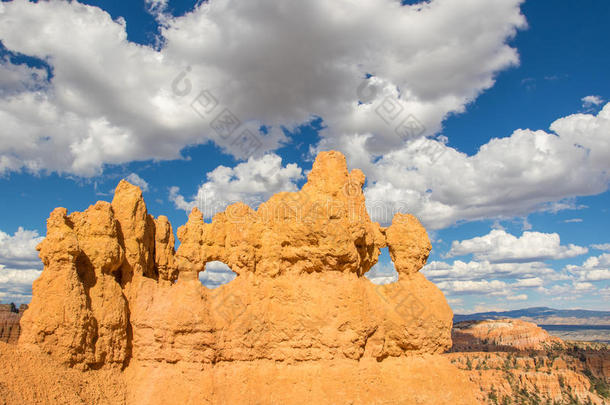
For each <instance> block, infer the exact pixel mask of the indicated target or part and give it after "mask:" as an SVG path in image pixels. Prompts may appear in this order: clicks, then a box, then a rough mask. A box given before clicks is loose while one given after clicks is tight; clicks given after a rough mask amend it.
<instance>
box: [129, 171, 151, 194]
mask: <svg viewBox="0 0 610 405" xmlns="http://www.w3.org/2000/svg"><path fill="white" fill-rule="evenodd" d="M125 180H127V181H128V182H130V183H131V184H133V185H134V186H138V187H140V189H142V191H143V192H146V191H148V182H147V181H146V180H144V179H143V178H141V177H140V176H138V175H137V174H136V173H131V174H130V175H129V176H127V177H125Z"/></svg>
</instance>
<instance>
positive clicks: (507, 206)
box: [347, 103, 610, 229]
mask: <svg viewBox="0 0 610 405" xmlns="http://www.w3.org/2000/svg"><path fill="white" fill-rule="evenodd" d="M609 134H610V103H608V104H606V105H605V107H604V108H603V109H602V110H601V111H600V112H599V113H598V114H597V115H593V114H574V115H570V116H567V117H564V118H561V119H558V120H556V121H555V122H553V123H552V124H551V126H550V131H549V132H546V131H532V130H527V129H519V130H516V131H515V132H513V134H512V135H510V136H508V137H504V138H493V139H491V140H490V141H489V142H488V143H486V144H485V145H482V146H481V147H480V148H479V151H478V152H477V153H476V154H474V155H472V156H468V155H466V154H465V153H462V152H460V151H458V150H456V149H454V148H452V147H450V146H448V145H446V144H445V143H444V142H442V141H441V140H436V139H427V138H421V139H417V140H413V141H410V142H407V143H406V144H405V145H404V146H403V147H402V148H398V149H397V150H395V151H393V152H390V153H387V154H385V155H383V157H382V158H381V159H379V160H377V161H375V162H373V161H372V160H371V155H370V153H368V151H367V150H366V149H363V148H362V147H361V145H362V143H358V142H353V143H352V144H351V147H349V148H347V149H348V151H349V153H351V154H352V155H353V156H354V157H355V159H356V160H360V161H361V163H362V167H366V168H367V170H366V172H367V174H368V176H369V183H368V186H367V189H366V196H367V200H368V201H369V202H370V204H371V208H369V211H371V213H372V214H373V216H374V218H375V219H377V220H379V221H380V222H384V223H387V222H388V221H390V220H391V218H392V215H391V214H392V213H393V212H394V211H398V210H401V211H406V212H411V213H414V214H415V215H417V216H418V217H419V218H420V219H421V220H422V222H423V223H424V225H426V226H427V227H430V228H432V229H439V228H444V227H447V226H449V225H451V224H453V223H455V222H458V221H462V220H469V221H473V220H479V219H486V218H504V219H508V218H512V217H516V216H527V215H528V214H529V213H531V212H536V211H557V210H560V209H564V208H570V207H572V208H575V205H574V203H573V201H571V200H570V199H571V198H573V197H576V196H586V195H595V194H599V193H602V192H604V191H606V190H607V189H608V184H610V137H609V136H608V135H609ZM379 205H381V206H383V207H385V210H380V213H378V212H376V211H375V210H374V209H373V208H372V207H373V206H379ZM388 212H389V213H390V215H388V214H386V213H388Z"/></svg>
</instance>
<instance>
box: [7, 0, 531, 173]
mask: <svg viewBox="0 0 610 405" xmlns="http://www.w3.org/2000/svg"><path fill="white" fill-rule="evenodd" d="M521 1H522V0H468V1H461V2H456V1H450V0H434V1H430V2H422V3H420V4H416V5H401V4H400V2H398V1H396V0H361V1H358V2H353V1H348V0H338V1H332V2H328V1H325V0H311V1H299V0H286V1H282V2H277V1H273V0H250V1H238V0H210V1H208V2H202V3H200V5H199V6H197V7H196V8H195V9H194V10H193V11H192V12H190V13H187V14H186V15H184V16H181V17H173V16H171V15H165V14H163V10H164V5H165V2H163V1H153V2H149V6H150V7H151V10H152V11H154V12H155V13H157V15H158V19H159V21H160V22H161V23H162V28H161V32H160V37H159V41H158V42H159V44H161V45H160V46H159V49H155V48H154V47H150V46H143V45H139V44H136V43H133V42H130V41H129V40H128V39H127V34H126V30H125V28H126V22H125V21H124V20H123V19H118V20H113V19H112V18H111V17H110V15H109V14H108V13H106V12H105V11H103V10H101V9H99V8H97V7H93V6H87V5H83V4H79V3H77V2H67V1H61V0H54V1H49V2H38V3H30V2H28V1H26V0H14V1H12V2H8V3H7V2H3V3H1V4H0V40H1V41H2V43H3V44H4V46H6V48H7V49H8V50H10V51H12V52H16V53H21V54H25V55H29V56H32V57H35V58H39V59H41V60H43V61H45V62H46V63H47V64H48V65H49V66H50V72H52V75H51V76H52V77H46V71H45V70H44V69H43V70H41V69H39V68H36V69H34V68H29V67H27V66H25V65H19V66H15V65H13V64H12V63H11V62H10V61H9V60H7V59H5V60H2V61H1V62H0V69H2V70H3V71H7V72H10V75H3V76H4V78H3V82H2V88H3V90H2V92H0V120H1V121H2V122H3V125H2V127H1V128H0V172H2V171H4V172H6V171H14V170H21V169H24V168H25V169H28V170H30V171H57V172H63V173H73V174H77V175H81V176H91V175H95V174H98V173H99V172H100V171H101V170H102V169H103V166H104V165H105V164H119V163H125V162H130V161H134V160H143V159H175V158H179V157H180V151H181V150H182V149H183V148H184V147H185V146H188V145H193V144H200V143H204V142H208V141H212V142H215V143H217V144H218V145H220V146H221V147H223V148H224V149H225V151H226V152H228V153H231V154H233V155H235V156H236V157H238V158H244V159H245V158H247V157H249V156H251V155H255V156H257V155H262V154H263V153H264V152H268V151H271V150H274V149H276V148H277V147H278V146H279V145H281V144H282V142H285V141H287V139H286V137H285V135H284V133H283V131H282V127H284V128H294V127H295V126H297V125H300V124H303V123H307V122H308V121H310V120H311V119H313V118H314V117H322V118H323V119H324V121H325V123H326V130H325V131H323V136H324V137H326V138H328V139H334V138H338V137H341V136H345V135H353V134H369V135H370V136H369V137H367V139H366V142H365V143H366V147H367V149H368V150H369V151H370V152H371V153H385V152H388V151H390V150H393V149H395V148H396V147H398V146H400V145H402V143H403V142H404V140H405V137H407V138H408V137H409V136H411V135H414V133H413V131H409V128H410V127H409V126H408V125H406V126H405V125H402V123H401V122H402V120H405V119H407V118H406V117H408V116H412V117H416V121H415V122H416V123H417V124H418V127H417V129H418V130H417V131H416V132H417V133H416V134H415V135H420V134H433V133H434V132H436V131H437V130H438V129H439V128H440V126H441V122H442V120H443V119H444V117H445V116H446V115H447V114H449V113H451V112H460V111H463V110H464V106H465V105H466V104H467V103H468V102H470V101H472V100H473V99H474V98H475V97H476V96H477V95H478V94H479V93H480V92H481V91H483V90H485V89H487V88H489V87H490V86H492V85H493V83H494V75H495V74H496V73H497V72H498V71H500V70H502V69H504V68H506V67H508V66H511V65H514V64H516V63H517V62H518V56H517V52H516V50H515V49H513V48H511V47H510V46H508V45H507V44H506V42H507V41H508V40H509V39H510V38H512V37H513V36H514V35H515V33H516V30H517V29H519V28H523V27H525V19H524V17H523V15H522V14H521V13H520V9H519V5H520V3H521ZM366 77H370V78H369V79H368V80H367V82H363V80H364V79H365V78H366ZM370 85H374V87H371V86H370ZM203 90H206V92H203V93H202V91H203ZM193 102H194V104H193ZM193 106H194V107H195V108H197V110H198V113H197V112H195V111H194V110H193V108H192V107H193ZM212 107H215V109H212ZM225 109H226V111H225ZM222 111H225V114H224V115H220V118H221V119H220V120H216V121H215V120H214V118H215V117H216V116H218V113H220V112H222ZM407 112H408V115H407ZM214 123H216V124H217V125H214ZM219 123H225V124H226V125H225V126H224V127H223V126H222V125H218V124H219ZM227 123H230V124H227ZM233 124H235V125H233ZM237 124H241V127H240V128H244V129H249V132H245V133H244V134H245V135H244V137H248V138H249V142H248V143H246V146H244V142H242V141H239V139H242V140H243V139H244V138H239V137H240V136H241V132H242V129H236V125H237ZM407 124H408V122H407ZM263 125H264V126H265V130H264V131H262V132H260V131H259V129H260V128H261V126H263ZM401 125H402V127H401ZM419 128H421V129H422V130H421V131H420V130H419ZM231 131H235V133H231V134H229V133H230V132H231ZM238 138H239V139H238ZM238 141H239V142H238Z"/></svg>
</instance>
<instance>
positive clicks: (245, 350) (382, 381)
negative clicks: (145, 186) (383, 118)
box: [19, 151, 472, 403]
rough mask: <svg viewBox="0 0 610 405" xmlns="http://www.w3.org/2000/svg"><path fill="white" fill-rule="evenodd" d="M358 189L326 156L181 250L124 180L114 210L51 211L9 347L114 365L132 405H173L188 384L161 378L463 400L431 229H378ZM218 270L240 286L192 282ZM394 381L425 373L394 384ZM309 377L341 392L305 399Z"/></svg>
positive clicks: (405, 218) (102, 205)
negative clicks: (36, 271) (290, 187)
mask: <svg viewBox="0 0 610 405" xmlns="http://www.w3.org/2000/svg"><path fill="white" fill-rule="evenodd" d="M364 181H365V177H364V175H363V173H362V172H361V171H360V170H357V169H355V170H352V171H351V172H349V171H348V169H347V164H346V161H345V158H344V157H343V155H341V154H340V153H338V152H332V151H331V152H323V153H321V154H320V155H319V156H318V157H317V159H316V161H315V163H314V165H313V168H312V171H311V172H310V174H309V176H308V181H307V183H306V184H305V185H304V186H303V188H302V190H300V191H298V192H293V193H279V194H276V195H274V196H273V197H271V198H270V199H269V201H267V202H265V203H263V204H261V205H260V206H259V207H258V208H257V209H256V210H254V209H252V208H250V207H248V206H247V205H245V204H242V203H237V204H233V205H231V206H229V207H227V209H226V210H225V211H224V212H222V213H219V214H217V215H215V216H214V218H213V220H212V222H211V223H206V222H204V221H203V216H202V214H201V212H200V211H199V210H198V209H197V208H195V209H193V211H192V213H191V214H190V216H189V219H188V222H187V223H186V224H185V225H184V226H181V227H180V228H179V229H178V232H177V234H178V238H179V239H180V247H179V248H178V250H177V251H176V252H174V237H173V231H172V227H171V225H170V224H169V222H168V220H167V218H165V217H163V216H161V217H159V218H156V219H155V218H153V217H152V216H151V215H149V214H148V213H147V210H146V205H145V203H144V200H143V199H142V194H141V191H140V189H139V188H138V187H135V186H133V185H131V184H129V183H127V182H126V181H122V182H121V183H120V184H119V185H118V187H117V189H116V193H115V196H114V199H113V201H112V203H111V204H110V203H106V202H98V203H97V204H95V205H93V206H91V207H89V208H88V209H87V210H85V211H84V212H75V213H72V214H70V215H68V213H67V212H66V210H65V209H63V208H57V209H56V210H54V211H53V212H52V213H51V216H50V217H49V220H48V221H47V237H46V238H45V240H44V241H43V242H42V243H41V244H40V245H39V246H38V250H39V251H40V257H41V259H42V260H43V263H44V266H45V268H44V271H43V272H42V275H41V277H40V278H39V279H38V280H36V282H35V283H34V286H33V299H32V302H31V305H30V309H29V310H28V311H26V312H25V315H24V317H23V319H22V321H21V324H22V328H23V332H22V335H21V338H20V342H19V343H20V345H21V347H24V348H30V349H39V350H41V351H42V352H43V353H45V354H48V355H49V356H51V357H52V358H53V359H54V361H57V362H59V363H61V364H64V365H66V366H71V367H75V368H80V369H83V370H87V369H94V370H97V369H105V370H106V369H116V370H117V371H116V372H120V373H122V375H124V376H125V378H127V383H126V387H127V390H128V391H129V392H131V394H128V395H127V398H130V396H129V395H132V398H133V401H136V400H137V398H142V396H146V392H150V391H152V392H154V393H155V395H154V396H153V397H151V398H161V397H167V398H172V396H173V395H177V392H178V388H176V387H183V384H174V385H172V384H167V379H166V378H165V377H167V378H169V377H171V376H176V378H177V375H178V374H182V375H184V376H188V378H186V377H185V378H186V379H187V381H191V382H192V383H193V385H192V386H190V388H188V387H183V388H184V389H186V390H187V392H186V393H185V394H184V395H183V396H181V398H183V399H184V401H185V402H186V403H201V402H203V399H202V398H203V397H205V398H207V399H205V400H206V401H208V402H207V403H225V402H215V401H228V400H231V401H232V402H235V401H237V402H238V403H280V402H281V403H302V402H303V400H304V398H309V399H310V400H318V401H323V400H324V399H325V398H327V397H329V398H330V397H333V398H335V400H334V401H332V403H341V401H340V399H339V398H341V397H338V396H337V395H338V394H337V392H345V395H348V396H349V395H350V394H349V392H351V393H352V396H351V398H352V399H351V401H352V402H350V403H370V402H368V398H381V399H383V398H384V396H385V397H388V398H390V397H391V398H393V400H392V403H413V402H409V401H407V400H405V401H404V402H401V400H400V398H399V397H400V395H403V397H404V398H407V397H408V398H410V399H411V400H414V398H420V399H421V398H424V402H421V403H471V402H469V401H471V399H472V397H471V396H469V394H468V390H469V389H471V388H472V387H471V386H469V385H468V383H467V380H466V379H465V377H461V375H460V374H459V371H457V369H455V368H454V367H453V366H451V365H450V364H449V363H448V361H447V360H446V359H443V358H441V357H438V356H434V355H436V354H439V353H442V352H444V351H446V350H447V349H449V347H450V346H451V326H452V312H451V309H450V308H449V306H448V304H447V302H446V300H445V298H444V296H443V294H442V292H441V291H440V290H439V289H438V288H436V287H435V286H434V285H433V284H432V283H431V282H429V281H428V280H426V278H425V277H424V276H423V275H422V274H420V273H419V270H420V269H421V268H422V266H423V265H424V264H425V262H426V260H427V257H428V253H429V252H430V249H431V245H430V241H429V240H428V236H427V234H426V231H425V229H424V228H423V227H422V226H421V224H420V223H419V222H418V221H417V219H415V217H413V216H411V215H403V214H397V215H396V216H395V217H394V219H393V221H392V224H391V226H389V227H387V228H384V227H381V226H380V225H379V224H378V223H374V222H372V221H371V220H370V218H369V216H368V214H367V212H366V209H365V205H364V202H365V201H364V194H363V192H362V186H363V184H364ZM386 246H387V247H388V248H389V251H390V255H391V257H392V260H393V261H394V264H395V267H396V269H397V271H398V273H399V279H398V281H397V282H396V283H392V284H389V285H382V286H377V285H374V284H372V283H371V282H370V281H369V280H368V279H367V278H365V277H364V274H365V273H366V272H367V271H368V270H370V268H371V267H372V266H373V265H374V264H375V263H376V262H377V259H378V256H379V249H380V248H383V247H386ZM217 260H218V261H222V262H224V263H226V264H227V265H229V266H230V268H231V269H232V270H233V271H235V272H236V273H237V274H238V277H237V278H236V279H235V280H233V281H232V282H231V283H229V284H227V285H224V286H221V287H219V288H217V289H215V290H209V289H207V288H205V287H204V286H202V285H201V283H200V282H199V281H198V274H199V273H200V272H202V271H205V265H206V263H208V262H210V261H217ZM413 356H425V357H418V358H421V359H423V360H415V359H414V357H413ZM121 370H122V371H121ZM401 370H403V371H401ZM402 372H406V373H415V372H417V373H421V375H420V376H417V377H413V376H410V377H409V378H406V379H404V378H402V379H401V378H396V376H400V375H401V373H402ZM202 373H203V374H202ZM431 373H432V374H431ZM265 375H269V376H272V377H273V378H284V379H285V381H284V382H282V383H274V384H270V385H269V388H268V389H269V390H270V391H267V392H264V390H265V389H264V388H261V387H258V388H256V389H255V388H252V389H251V390H250V391H248V390H247V389H246V390H241V389H240V387H239V386H234V385H233V382H232V380H233V378H234V377H236V376H239V378H241V379H242V380H247V381H245V384H246V387H248V386H250V385H249V384H258V383H263V381H264V380H265V378H263V376H265ZM202 376H207V377H209V378H212V380H211V381H210V380H205V381H204V380H202ZM319 378H331V379H332V380H333V381H334V382H333V383H330V385H328V387H327V389H331V390H335V391H336V392H335V391H333V392H335V393H334V394H332V395H331V394H329V393H328V392H326V393H324V389H322V388H320V390H317V389H313V388H312V384H318V383H319V382H316V381H317V380H318V379H319ZM439 378H440V379H442V380H443V381H437V382H436V383H434V384H432V383H431V382H432V381H434V379H437V380H438V379H439ZM223 379H226V381H225V380H223ZM250 379H251V380H250ZM248 381H250V382H248ZM255 381H257V382H255ZM355 381H357V384H356V385H357V387H354V386H353V385H350V384H353V383H354V382H355ZM405 381H410V382H413V384H414V385H413V386H412V387H410V388H409V387H405V386H404V382H405ZM425 381H428V382H425ZM456 381H457V382H458V384H456ZM215 383H217V384H218V386H219V387H221V388H220V389H222V390H233V391H231V392H224V393H222V394H221V393H219V392H218V388H216V389H215V388H214V386H213V385H214V384H215ZM443 383H444V384H447V387H445V388H444V389H443V392H436V391H435V390H436V389H437V388H438V384H443ZM342 384H343V385H342ZM195 385H196V386H195ZM320 387H321V386H320ZM418 387H419V388H421V391H418ZM465 387H466V388H465ZM183 388H180V389H183ZM164 390H165V391H164ZM144 391H146V392H144ZM160 391H163V393H162V394H161V393H160ZM314 392H315V393H314ZM408 392H410V393H411V394H407V393H408ZM246 393H247V394H246ZM296 393H298V395H296ZM263 394H264V395H263ZM245 395H251V396H256V397H257V398H256V400H255V398H254V397H251V398H250V397H245ZM174 398H175V397H174ZM211 398H212V399H211ZM213 398H217V399H216V400H213ZM248 398H250V399H248ZM273 398H281V401H280V402H277V401H276V400H274V399H273ZM343 398H347V397H343ZM425 398H428V399H430V401H432V400H433V399H434V401H435V402H426V401H425ZM381 399H380V400H381ZM151 401H153V400H152V399H151ZM158 401H160V400H158ZM257 401H258V402H257ZM418 401H419V399H418ZM128 402H129V401H128ZM344 402H345V403H348V401H347V400H345V401H344ZM134 403H135V402H134ZM151 403H152V402H151ZM318 403H320V402H318Z"/></svg>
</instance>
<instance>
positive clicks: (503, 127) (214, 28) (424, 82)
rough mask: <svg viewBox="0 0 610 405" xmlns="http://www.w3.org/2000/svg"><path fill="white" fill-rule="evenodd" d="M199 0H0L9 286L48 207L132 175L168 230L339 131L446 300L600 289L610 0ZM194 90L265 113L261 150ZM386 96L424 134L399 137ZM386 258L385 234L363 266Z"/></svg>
mask: <svg viewBox="0 0 610 405" xmlns="http://www.w3.org/2000/svg"><path fill="white" fill-rule="evenodd" d="M195 3H197V2H193V1H180V2H178V1H169V2H167V1H163V0H150V1H147V2H137V3H136V2H119V1H88V2H81V3H80V4H79V3H77V2H73V3H65V2H60V1H54V2H49V3H46V2H41V3H40V4H36V3H29V2H27V1H14V2H4V1H3V2H2V3H1V5H2V8H0V42H1V43H2V48H1V51H0V56H1V59H0V120H1V121H0V122H3V125H1V126H0V190H2V193H1V194H0V208H1V209H2V212H3V213H4V215H3V216H2V217H0V232H2V233H0V266H2V267H1V268H0V301H11V300H12V301H16V302H27V301H28V300H29V294H31V291H30V285H31V281H32V280H33V279H34V278H35V277H36V276H37V274H39V271H40V264H39V261H38V259H37V258H36V255H35V251H33V246H35V244H36V243H37V242H38V241H39V240H40V237H41V236H42V235H44V233H45V220H46V218H47V216H48V214H49V212H50V211H51V210H52V209H53V208H55V207H56V206H63V207H66V208H67V209H68V210H69V211H75V210H83V209H86V208H87V207H88V206H89V205H90V204H92V203H94V202H95V201H97V200H100V199H102V200H110V199H111V198H112V190H113V188H114V187H115V186H116V184H117V183H118V181H119V180H120V179H122V178H127V177H129V178H130V179H131V180H132V181H133V182H137V183H140V184H141V185H142V186H143V188H144V196H145V199H146V202H147V205H148V208H149V211H150V213H151V214H153V215H155V216H158V215H167V216H168V217H169V218H170V221H171V223H172V225H173V226H174V230H175V229H176V228H177V227H178V226H180V225H181V224H183V223H184V222H185V221H186V215H187V211H188V210H189V209H190V208H191V207H192V206H193V204H195V203H196V202H197V199H196V195H197V194H198V193H199V195H200V196H201V195H204V194H205V195H206V196H207V197H208V198H210V199H211V200H213V207H214V209H215V208H219V209H221V208H222V207H223V206H224V204H226V203H228V202H231V201H234V200H237V199H242V200H245V201H246V202H248V201H251V202H252V203H255V202H256V201H260V200H261V199H262V200H264V199H265V198H266V197H268V196H269V195H271V194H273V193H275V192H278V191H282V190H295V189H296V188H298V187H300V186H301V185H302V184H303V183H304V181H305V177H304V176H305V173H306V172H307V170H309V169H310V168H311V164H312V159H313V157H314V156H315V153H316V152H317V151H319V150H327V149H337V150H340V151H341V152H343V153H344V154H345V155H346V157H347V159H348V164H349V165H350V167H359V168H361V169H362V170H363V171H364V172H365V174H366V175H367V179H368V180H367V184H366V185H365V193H366V195H367V198H368V200H369V201H375V202H378V203H380V204H383V205H384V207H388V212H390V213H393V212H394V211H396V210H397V209H398V208H396V207H398V206H400V207H405V206H406V207H408V209H407V211H409V212H412V213H414V214H415V215H417V216H418V217H419V218H420V219H421V220H422V222H423V223H424V224H425V225H426V227H427V229H428V230H429V234H430V237H431V240H432V241H433V251H432V254H431V256H430V259H429V261H428V263H429V264H428V266H427V267H426V268H425V269H424V270H423V272H424V274H425V275H426V276H427V277H428V278H430V279H431V280H433V281H434V282H435V283H436V284H437V285H438V286H439V287H440V288H441V289H442V290H443V291H444V292H445V294H446V296H447V298H448V299H449V302H450V304H451V306H452V307H453V308H454V311H455V312H471V311H478V310H496V309H514V308H521V307H527V306H540V305H544V306H551V307H557V308H585V309H602V310H603V309H608V304H607V303H608V298H609V296H610V287H609V285H608V280H609V279H610V245H609V244H610V232H608V229H610V220H609V216H608V207H609V205H610V204H609V202H610V194H609V192H608V187H609V184H610V104H607V102H608V100H610V80H608V72H609V71H610V55H609V54H608V52H607V50H608V49H610V27H608V24H607V21H608V20H609V19H610V4H608V3H607V2H605V1H601V0H598V1H592V0H589V1H579V2H575V1H568V0H559V1H533V0H530V1H524V2H522V1H518V0H511V1H500V0H495V1H487V0H470V1H468V2H450V1H439V0H435V1H432V2H430V4H424V5H421V4H418V3H417V2H408V4H406V3H405V4H404V5H403V6H400V5H399V4H397V2H396V1H393V0H363V1H361V2H357V3H356V2H350V1H347V0H342V1H336V2H322V0H320V1H312V2H297V1H296V0H295V1H289V2H287V3H286V6H285V7H279V6H278V5H277V4H276V2H272V1H270V0H254V1H249V2H244V1H238V0H210V2H198V4H195ZM246 3H247V4H246ZM106 13H107V14H106ZM26 33H27V35H26ZM25 38H29V39H30V40H27V39H25ZM187 67H188V68H189V69H190V71H188V74H187V76H186V78H187V79H188V80H189V82H190V83H191V87H192V88H191V91H190V92H188V94H187V95H185V96H181V95H179V94H177V92H176V90H175V88H174V87H173V83H174V82H175V81H176V78H177V77H178V75H179V74H180V73H181V72H183V73H184V72H187V70H186V68H187ZM366 77H370V78H369V79H365V78H366ZM363 81H364V83H365V84H366V85H367V88H368V89H374V90H375V97H374V98H372V99H367V100H359V99H363V98H364V97H362V94H361V93H359V92H358V86H359V85H360V84H361V83H363ZM179 84H180V85H184V81H180V82H179ZM203 89H208V90H209V92H210V93H209V94H210V95H213V97H214V98H215V99H217V100H218V101H219V104H221V105H223V106H226V107H227V108H228V109H229V110H230V111H231V112H232V113H233V114H234V115H235V116H237V117H239V119H240V121H241V122H242V123H243V125H244V126H248V127H249V128H252V130H253V131H254V132H257V134H256V136H257V137H258V138H257V139H258V140H259V141H260V142H261V146H260V148H259V149H257V151H256V152H255V153H254V154H250V153H248V152H247V151H246V152H245V151H243V150H237V149H236V148H235V146H234V145H230V144H228V143H227V142H226V141H225V140H224V139H223V138H222V137H221V136H219V134H218V133H215V132H214V131H213V129H211V127H210V122H209V121H207V118H205V117H200V116H198V115H197V114H196V113H195V112H194V111H193V109H192V108H191V106H190V103H191V102H192V101H193V100H194V99H195V98H196V97H199V95H200V93H199V92H200V90H203ZM199 100H200V101H201V100H202V99H201V98H199ZM358 101H360V102H358ZM385 102H388V103H390V104H391V105H392V106H394V107H396V108H398V109H400V111H401V115H400V117H399V118H398V119H402V118H401V117H407V116H408V117H414V119H415V120H416V122H417V123H418V124H420V126H421V128H422V130H423V134H422V136H411V135H413V134H410V135H409V137H407V138H405V137H401V136H398V135H397V133H396V131H395V129H396V125H397V124H398V121H396V122H394V121H392V123H390V124H388V123H386V122H385V121H383V119H380V118H381V116H380V115H379V114H376V111H377V112H378V111H379V108H380V107H383V105H384V104H383V103H385ZM386 118H387V116H386ZM551 126H552V128H551ZM261 129H262V130H261ZM536 131H538V132H536ZM416 135H419V134H416ZM498 139H500V140H498ZM266 174H269V175H270V176H269V178H267V179H266V180H265V181H261V180H260V178H261V176H262V177H264V176H265V175H266ZM374 219H375V220H379V221H380V222H382V223H383V222H388V218H387V217H384V218H374ZM389 220H391V215H390V218H389ZM210 274H212V272H210ZM227 274H228V273H223V272H222V270H221V269H219V270H218V273H216V274H214V275H213V277H212V278H210V279H209V280H208V282H209V283H211V284H215V283H216V282H220V281H223V280H226V279H228V277H227ZM391 277H392V272H391V262H390V260H389V256H388V255H387V253H384V254H383V255H382V257H381V260H380V263H379V265H378V267H377V268H376V269H375V270H374V271H372V273H371V278H373V279H375V280H376V281H377V282H382V281H388V280H390V279H391Z"/></svg>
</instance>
